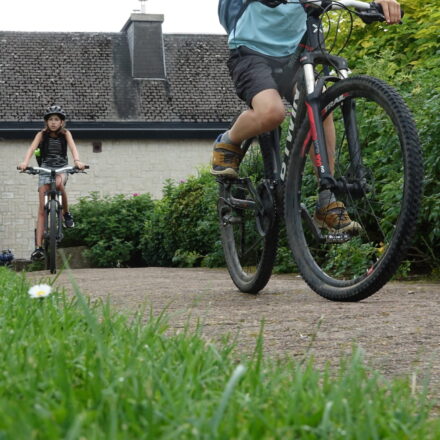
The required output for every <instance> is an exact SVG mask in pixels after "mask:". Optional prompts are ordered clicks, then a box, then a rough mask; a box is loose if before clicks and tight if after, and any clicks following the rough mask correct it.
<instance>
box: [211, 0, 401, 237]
mask: <svg viewBox="0 0 440 440" xmlns="http://www.w3.org/2000/svg"><path fill="white" fill-rule="evenodd" d="M220 2H221V4H223V2H224V4H223V6H222V7H223V8H225V7H227V6H225V5H230V4H231V2H229V3H228V1H227V0H220ZM245 2H247V5H245V6H242V9H241V11H240V14H238V16H237V17H236V20H235V22H234V23H233V26H232V28H230V29H229V32H228V34H229V37H228V46H229V49H230V57H229V60H228V68H229V72H230V75H231V78H232V80H233V82H234V85H235V88H236V92H237V95H238V97H239V98H240V99H242V100H243V101H245V102H246V104H247V105H248V106H249V109H248V110H245V111H244V112H243V113H241V115H240V116H239V117H238V118H237V119H236V121H235V123H234V124H233V125H232V127H231V129H230V130H228V131H226V132H225V133H223V134H221V135H219V137H218V138H217V140H216V141H215V143H214V151H213V156H212V169H211V173H212V174H213V175H216V176H223V177H231V178H236V177H238V169H239V166H240V162H241V160H242V152H241V149H240V145H241V143H242V142H243V141H244V140H245V139H249V138H252V137H255V136H258V135H260V134H262V133H264V132H267V131H272V130H274V129H276V128H277V127H278V126H279V125H280V124H281V122H282V121H283V120H284V118H285V116H286V111H285V107H284V103H283V99H282V98H283V97H285V98H286V99H288V100H289V101H290V102H291V101H292V98H291V97H292V93H293V90H292V88H293V86H294V85H293V84H289V83H283V81H282V80H280V79H279V77H277V76H274V74H273V73H274V70H276V69H278V70H279V69H280V68H281V69H284V68H286V66H287V64H288V62H289V60H290V58H291V56H292V55H293V54H294V53H295V51H296V49H297V46H298V44H299V43H300V40H301V38H302V36H303V34H304V32H305V30H306V15H305V12H304V9H303V7H302V5H301V4H300V3H299V1H294V2H289V3H290V4H286V3H288V1H287V0H258V1H256V0H250V1H249V0H243V2H242V3H243V4H244V3H245ZM376 3H380V4H381V6H382V8H383V12H384V16H385V19H386V21H387V23H388V24H391V23H398V22H399V21H400V18H401V15H400V5H399V3H397V1H395V0H377V1H376ZM228 7H229V8H230V7H231V6H228ZM227 12H228V11H226V13H227ZM229 12H231V11H229ZM231 13H232V12H231ZM227 31H228V29H227ZM283 76H284V75H283ZM287 76H288V75H286V77H287ZM324 130H325V138H326V140H327V152H328V156H329V160H330V164H329V165H330V168H331V169H332V170H333V167H334V151H335V146H334V144H335V134H334V126H333V122H332V119H331V118H330V117H329V118H327V119H326V121H324ZM314 221H315V222H316V223H317V224H318V225H319V226H320V227H321V228H326V229H328V230H329V231H330V232H347V233H355V232H357V231H359V230H360V229H361V226H360V225H359V223H357V222H355V221H352V220H351V219H350V217H349V215H348V213H347V211H346V209H345V206H344V204H343V203H342V202H340V201H337V200H336V198H335V195H334V194H333V193H332V192H331V191H330V190H329V189H326V190H323V191H320V192H319V194H318V201H317V206H316V211H315V216H314Z"/></svg>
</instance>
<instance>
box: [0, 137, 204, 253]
mask: <svg viewBox="0 0 440 440" xmlns="http://www.w3.org/2000/svg"><path fill="white" fill-rule="evenodd" d="M76 144H77V147H78V151H79V154H80V157H81V160H82V161H83V162H85V163H87V164H89V165H90V170H89V171H88V174H84V175H83V174H78V175H73V176H70V177H69V182H68V185H67V194H68V196H69V202H70V203H75V201H76V200H78V197H81V196H85V195H87V194H89V193H90V192H92V191H98V192H99V193H100V194H101V195H104V194H106V195H113V194H121V193H122V194H127V195H130V194H133V193H146V192H149V193H150V194H151V195H152V196H153V198H156V199H159V198H160V197H161V196H162V187H163V184H164V182H165V180H166V179H173V180H176V181H179V180H180V179H185V178H187V177H188V176H189V175H196V174H197V170H198V169H199V168H200V167H201V166H207V165H208V164H209V160H210V157H211V151H212V141H209V140H185V141H180V140H142V141H140V140H139V141H136V140H133V141H126V140H121V141H119V140H114V141H112V140H104V141H102V152H101V153H93V148H92V141H91V140H90V141H86V140H76ZM28 147H29V143H27V142H24V141H9V140H7V141H6V140H3V141H1V142H0V250H2V249H8V248H9V249H12V251H13V253H14V256H15V258H29V255H30V253H31V252H32V250H33V249H34V228H35V219H36V213H37V207H38V193H37V181H38V177H36V176H30V175H27V174H19V173H18V171H17V170H16V167H17V165H18V164H19V163H20V162H21V161H22V160H23V157H24V155H25V153H26V150H27V148H28ZM69 160H70V162H71V163H72V159H71V158H69ZM30 165H31V166H32V165H36V161H35V160H34V159H32V160H31V163H30Z"/></svg>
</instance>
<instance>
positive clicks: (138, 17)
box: [121, 13, 166, 80]
mask: <svg viewBox="0 0 440 440" xmlns="http://www.w3.org/2000/svg"><path fill="white" fill-rule="evenodd" d="M163 19H164V16H163V15H162V14H144V13H140V14H139V13H133V14H131V16H130V18H129V19H128V21H127V23H126V24H125V26H124V27H123V28H122V30H121V32H125V33H126V34H127V41H128V47H129V49H130V58H131V72H132V76H133V78H135V79H161V80H165V78H166V71H165V56H164V47H163V37H162V23H163Z"/></svg>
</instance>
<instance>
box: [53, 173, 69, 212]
mask: <svg viewBox="0 0 440 440" xmlns="http://www.w3.org/2000/svg"><path fill="white" fill-rule="evenodd" d="M66 181H67V174H66V173H63V174H57V177H56V184H57V190H58V191H60V192H61V199H62V203H63V214H64V213H65V212H68V211H69V206H68V203H67V193H66V188H65V186H64V185H65V183H66Z"/></svg>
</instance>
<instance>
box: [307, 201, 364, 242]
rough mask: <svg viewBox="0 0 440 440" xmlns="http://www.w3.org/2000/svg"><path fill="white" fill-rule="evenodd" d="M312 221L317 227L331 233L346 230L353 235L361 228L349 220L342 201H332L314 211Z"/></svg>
mask: <svg viewBox="0 0 440 440" xmlns="http://www.w3.org/2000/svg"><path fill="white" fill-rule="evenodd" d="M313 221H314V222H315V224H316V225H317V226H318V227H319V228H323V229H327V230H328V231H329V232H330V233H332V234H337V233H342V232H346V233H347V234H350V235H355V234H357V233H359V232H360V231H361V230H362V227H361V225H360V224H359V223H358V222H355V221H353V220H351V218H350V216H349V215H348V212H347V210H346V209H345V205H344V204H343V203H342V202H332V203H329V204H328V205H327V206H324V207H323V208H321V209H318V210H316V211H315V215H314V217H313Z"/></svg>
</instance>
